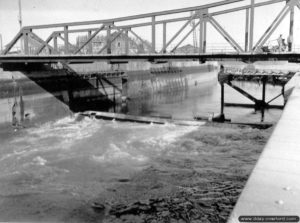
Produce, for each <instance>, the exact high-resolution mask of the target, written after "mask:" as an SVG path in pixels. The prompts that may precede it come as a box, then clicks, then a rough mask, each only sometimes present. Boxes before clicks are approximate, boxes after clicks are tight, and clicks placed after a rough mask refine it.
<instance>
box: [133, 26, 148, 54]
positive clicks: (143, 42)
mask: <svg viewBox="0 0 300 223" xmlns="http://www.w3.org/2000/svg"><path fill="white" fill-rule="evenodd" d="M129 32H131V33H132V34H133V35H134V36H135V37H136V38H137V39H139V40H140V41H141V43H142V44H144V45H145V46H146V47H148V50H150V51H151V47H152V46H151V45H149V44H148V43H147V42H146V41H145V40H143V39H142V38H141V37H140V36H139V35H138V34H136V33H135V32H134V31H132V30H129Z"/></svg>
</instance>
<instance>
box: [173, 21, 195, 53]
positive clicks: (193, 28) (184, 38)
mask: <svg viewBox="0 0 300 223" xmlns="http://www.w3.org/2000/svg"><path fill="white" fill-rule="evenodd" d="M199 24H200V21H198V22H197V23H196V24H195V25H194V26H193V27H192V29H191V30H190V31H189V32H188V33H187V34H186V35H185V36H184V37H183V38H182V39H181V40H180V41H179V43H178V44H177V45H176V46H175V47H174V48H173V49H172V50H171V52H174V51H175V50H176V49H177V48H178V47H179V46H180V45H181V43H182V42H183V41H184V40H186V38H187V37H188V36H189V35H191V33H192V32H193V31H194V30H195V29H196V27H197V26H198V25H199Z"/></svg>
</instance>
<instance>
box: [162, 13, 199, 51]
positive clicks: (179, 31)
mask: <svg viewBox="0 0 300 223" xmlns="http://www.w3.org/2000/svg"><path fill="white" fill-rule="evenodd" d="M195 16H196V14H195V15H192V16H190V19H189V20H188V21H186V22H185V23H184V24H183V26H182V27H181V28H180V29H179V30H178V31H177V32H176V33H175V35H174V36H173V37H172V38H171V39H170V40H169V42H168V43H167V44H166V46H165V48H163V49H162V50H161V52H163V51H165V50H166V49H167V48H168V46H169V45H170V44H171V43H172V42H173V41H174V40H175V39H176V38H177V36H178V35H179V34H180V33H181V32H182V31H183V30H184V29H185V28H186V27H187V26H188V24H190V22H191V21H192V20H193V19H194V18H195Z"/></svg>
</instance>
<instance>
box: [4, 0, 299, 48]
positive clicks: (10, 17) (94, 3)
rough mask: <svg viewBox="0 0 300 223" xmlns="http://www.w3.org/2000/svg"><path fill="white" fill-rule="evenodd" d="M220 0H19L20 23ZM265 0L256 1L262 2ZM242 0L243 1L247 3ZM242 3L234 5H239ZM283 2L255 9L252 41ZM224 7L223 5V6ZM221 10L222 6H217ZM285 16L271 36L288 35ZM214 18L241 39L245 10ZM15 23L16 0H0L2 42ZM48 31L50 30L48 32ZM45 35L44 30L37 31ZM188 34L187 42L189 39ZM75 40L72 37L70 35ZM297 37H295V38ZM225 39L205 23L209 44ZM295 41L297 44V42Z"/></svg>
mask: <svg viewBox="0 0 300 223" xmlns="http://www.w3.org/2000/svg"><path fill="white" fill-rule="evenodd" d="M218 1H219V0H151V1H148V0H21V2H22V19H23V26H29V25H38V24H49V23H62V22H74V21H84V20H98V19H107V18H115V17H122V16H128V15H136V14H142V13H148V12H156V11H162V10H170V9H176V8H183V7H190V6H198V5H203V4H207V3H213V2H218ZM261 1H265V0H256V2H261ZM249 2H250V1H249V0H245V1H244V3H242V4H245V3H249ZM239 5H241V4H236V5H235V6H239ZM282 7H283V3H279V4H275V5H272V6H267V7H260V8H258V9H257V10H256V17H255V40H257V39H258V38H259V37H260V35H262V34H263V33H264V31H265V30H266V29H267V27H268V26H269V25H270V24H271V22H272V20H273V19H274V18H275V17H276V15H277V14H278V13H279V11H280V10H281V9H282ZM223 8H224V7H223ZM220 9H222V8H220ZM295 11H296V14H295V21H297V20H298V21H300V20H299V13H298V11H299V10H298V9H296V10H295ZM288 17H289V16H287V19H286V20H285V21H284V22H283V23H282V24H281V26H280V27H279V28H278V30H277V31H276V32H275V33H274V35H273V36H272V37H271V38H270V39H272V38H273V39H276V38H277V36H278V35H279V34H283V36H284V37H285V38H286V37H287V35H288V24H289V22H288ZM216 20H217V21H218V22H219V23H220V24H221V25H222V26H223V27H224V28H225V29H226V31H228V33H230V34H231V35H232V36H233V37H234V38H235V39H236V40H237V42H240V43H241V44H243V43H242V42H243V41H244V29H245V28H244V26H245V12H244V11H241V12H237V13H232V14H228V15H225V16H218V17H216ZM299 25H300V24H297V22H296V24H295V33H296V35H297V33H299V35H300V26H299ZM19 28H20V27H19V24H18V0H0V35H1V36H2V40H3V45H6V44H7V43H9V42H10V41H11V40H12V38H13V37H14V36H15V35H16V33H17V32H18V31H19ZM179 28H180V23H178V24H173V25H170V26H169V27H168V34H167V38H168V39H170V38H171V36H172V34H174V33H175V32H176V30H178V29H179ZM161 30H162V28H161V27H158V31H157V33H158V37H157V45H158V46H160V45H162V40H161V39H162V38H160V37H159V33H161ZM48 32H49V34H50V33H51V30H49V31H48ZM136 32H137V33H138V34H140V35H141V36H142V37H143V38H145V39H148V40H150V36H151V35H150V33H151V32H150V28H149V29H148V28H147V30H146V29H144V30H138V29H137V31H136ZM40 35H41V36H42V37H46V36H47V35H48V33H47V34H46V30H43V31H42V33H40ZM191 38H192V37H190V38H189V39H188V40H187V41H191ZM73 39H74V38H73ZM294 39H296V38H294ZM223 42H224V43H225V40H224V39H223V38H222V37H221V36H220V35H219V34H218V33H217V32H216V31H215V30H214V29H213V28H212V27H211V26H208V44H214V43H215V44H216V45H217V44H221V43H223ZM296 44H297V43H296Z"/></svg>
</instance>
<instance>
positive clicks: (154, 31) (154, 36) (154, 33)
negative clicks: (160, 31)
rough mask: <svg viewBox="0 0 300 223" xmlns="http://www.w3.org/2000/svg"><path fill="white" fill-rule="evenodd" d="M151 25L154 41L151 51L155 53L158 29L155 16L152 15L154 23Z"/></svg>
mask: <svg viewBox="0 0 300 223" xmlns="http://www.w3.org/2000/svg"><path fill="white" fill-rule="evenodd" d="M151 27H152V31H151V34H152V38H151V39H152V42H151V52H152V53H155V47H156V41H155V40H156V39H155V38H156V29H155V16H152V24H151Z"/></svg>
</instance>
